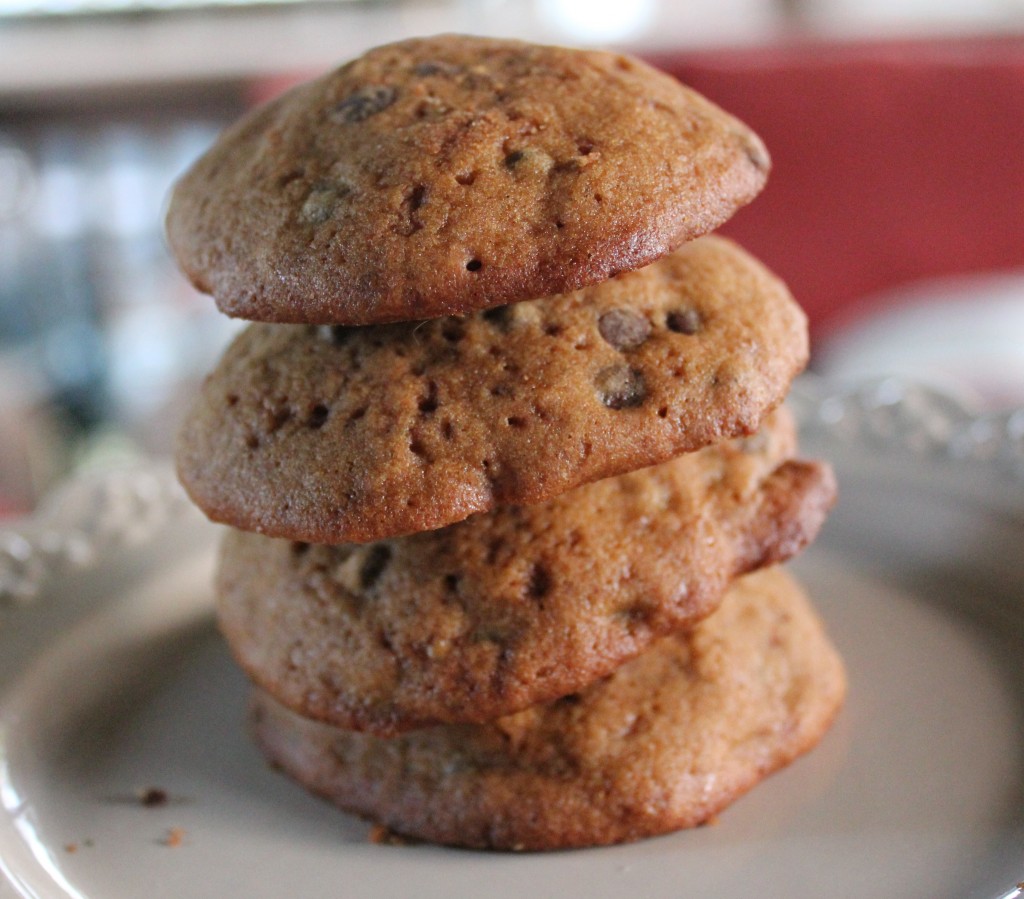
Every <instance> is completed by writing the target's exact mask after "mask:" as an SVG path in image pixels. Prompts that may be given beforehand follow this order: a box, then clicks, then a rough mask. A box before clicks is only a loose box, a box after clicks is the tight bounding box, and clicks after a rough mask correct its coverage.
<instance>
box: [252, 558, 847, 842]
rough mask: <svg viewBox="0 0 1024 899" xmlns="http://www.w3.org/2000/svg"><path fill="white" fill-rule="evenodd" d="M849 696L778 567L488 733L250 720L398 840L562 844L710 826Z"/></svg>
mask: <svg viewBox="0 0 1024 899" xmlns="http://www.w3.org/2000/svg"><path fill="white" fill-rule="evenodd" d="M844 692H845V678H844V674H843V668H842V662H841V661H840V659H839V657H838V655H837V654H836V652H835V650H834V649H833V647H832V646H831V644H830V643H829V641H828V638H827V637H826V635H825V633H824V631H823V629H822V627H821V624H820V622H819V621H818V619H817V618H816V616H815V614H814V612H813V610H812V609H811V607H810V605H809V604H808V602H807V600H806V598H805V597H804V596H803V595H802V593H801V591H800V589H799V588H798V587H797V585H796V584H795V583H794V582H793V581H792V580H790V579H789V578H788V577H787V576H786V575H785V574H784V573H782V572H781V571H778V570H775V569H770V570H766V571H762V572H758V573H757V574H753V575H750V576H748V577H745V578H743V579H742V580H740V581H738V582H737V583H736V585H735V586H734V587H733V588H732V589H731V590H730V592H729V594H728V595H727V596H726V598H725V600H724V602H723V603H722V606H721V608H720V609H719V610H718V611H717V612H716V613H715V614H714V615H711V616H710V617H708V618H706V619H704V620H703V621H702V622H701V623H700V624H698V625H697V626H696V627H695V628H694V629H693V630H692V631H690V632H689V633H685V634H676V635H672V636H669V637H665V638H664V639H662V640H661V641H659V642H658V643H656V644H655V645H654V646H653V647H651V649H649V650H648V651H647V652H645V653H644V654H643V655H641V656H639V657H638V658H636V659H634V660H633V661H632V662H630V663H628V664H627V665H624V666H623V667H621V668H620V669H618V670H617V671H616V672H615V673H614V674H612V675H611V676H610V677H608V678H606V679H605V680H603V681H600V682H598V683H597V684H594V685H593V686H591V687H590V688H588V689H587V690H584V691H583V692H582V693H576V694H572V695H570V696H566V697H564V698H563V699H560V700H558V701H556V702H554V703H551V704H550V705H546V706H537V707H534V708H531V709H527V710H525V711H523V712H520V713H519V714H516V715H510V716H507V717H504V718H499V719H498V720H496V721H493V722H491V723H488V724H483V725H446V726H441V727H435V728H429V729H427V730H421V731H414V732H413V733H410V734H406V735H403V736H401V737H398V738H395V739H380V738H377V737H372V736H368V735H366V734H358V733H351V732H347V731H343V730H338V729H335V728H331V727H328V726H326V725H323V724H319V723H316V722H312V721H308V720H306V719H303V718H300V717H298V716H296V715H294V714H293V713H291V712H289V711H287V710H286V709H285V708H284V707H283V706H280V705H278V704H277V703H276V702H274V700H273V699H271V698H270V697H269V696H267V695H266V694H263V693H260V692H258V691H257V692H256V693H255V695H254V697H253V708H252V719H253V723H254V729H255V734H256V738H257V740H258V742H259V744H260V746H261V747H262V749H263V751H264V752H265V753H266V755H267V756H268V758H269V759H270V760H271V761H272V762H273V763H274V764H275V765H277V766H279V767H280V768H282V769H283V770H284V771H285V772H286V773H288V774H289V775H290V776H291V777H293V778H294V779H296V780H297V781H299V783H301V784H303V785H304V786H306V787H307V788H308V789H310V790H312V791H313V792H315V793H319V794H321V795H323V796H325V797H327V798H328V799H330V800H332V801H333V802H335V803H337V804H338V805H339V806H341V807H342V808H343V809H346V810H349V811H352V812H355V813H357V814H360V815H364V816H366V817H369V818H371V819H373V820H375V821H379V822H381V823H383V824H384V825H385V826H387V827H388V828H390V829H391V830H393V831H395V832H397V833H399V834H405V835H408V836H413V837H418V838H422V839H427V840H431V841H434V842H438V843H449V844H453V845H459V846H470V847H475V848H494V849H528V850H536V849H561V848H567V847H574V846H592V845H601V844H606V843H619V842H624V841H628V840H636V839H639V838H641V837H646V836H651V835H654V834H659V833H664V832H666V831H670V830H676V829H678V828H681V827H691V826H693V825H696V824H701V823H702V822H704V821H707V820H708V819H709V818H711V817H712V816H713V815H716V814H717V813H718V812H719V811H721V810H722V809H723V808H724V807H725V806H727V805H728V804H729V803H731V802H732V801H733V800H734V799H736V798H737V797H738V796H739V795H740V794H742V793H744V792H745V791H746V790H748V789H750V788H751V787H752V786H754V785H755V784H756V783H757V782H758V781H759V780H761V779H762V778H764V777H765V776H766V775H768V774H770V773H771V772H773V771H775V770H776V769H778V768H780V767H782V766H783V765H786V764H787V763H789V762H790V761H792V760H793V759H794V758H795V757H796V756H798V755H800V754H801V753H803V752H805V751H807V750H808V749H810V748H811V747H812V746H814V745H815V744H816V743H817V742H818V740H819V739H820V738H821V737H822V735H823V734H824V732H825V731H826V730H827V728H828V726H829V724H830V723H831V722H832V720H833V718H834V716H835V714H836V712H837V711H838V709H839V707H840V705H841V703H842V700H843V695H844Z"/></svg>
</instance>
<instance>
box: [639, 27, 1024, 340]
mask: <svg viewBox="0 0 1024 899" xmlns="http://www.w3.org/2000/svg"><path fill="white" fill-rule="evenodd" d="M651 61H652V62H654V63H655V64H656V65H659V66H660V67H661V68H664V69H666V70H667V71H669V72H671V73H672V74H674V75H676V76H677V77H679V78H680V79H681V80H683V81H685V82H686V83H688V84H691V85H693V86H694V87H695V88H697V90H699V91H701V92H702V93H704V94H706V95H707V96H709V97H711V98H712V99H713V100H715V101H717V102H718V103H720V104H721V105H722V106H724V107H725V108H726V109H728V110H730V111H731V112H733V113H735V114H736V115H738V116H739V117H740V118H742V119H743V120H744V121H746V122H747V123H748V124H749V125H751V126H752V127H753V128H754V129H755V130H756V131H757V132H758V133H759V134H760V135H761V136H762V137H763V138H764V140H765V143H767V145H768V148H769V150H770V151H771V154H772V158H773V162H774V168H773V171H772V175H771V178H770V179H769V182H768V187H767V188H766V189H765V191H764V193H763V194H762V195H761V197H759V198H758V199H757V200H756V201H755V202H754V203H753V204H751V205H750V206H749V207H747V208H746V209H744V210H742V211H741V212H740V213H739V214H738V215H737V216H736V218H735V219H734V220H733V221H732V222H730V223H729V224H728V225H727V226H726V227H725V229H723V230H724V231H725V232H726V233H728V234H730V235H731V236H733V237H735V238H736V239H737V240H739V241H740V242H741V243H743V245H744V246H746V247H747V248H748V249H750V250H751V251H752V252H754V253H755V254H756V255H758V256H759V257H760V258H762V259H763V260H764V261H765V262H766V263H768V265H769V266H771V267H772V268H773V269H774V270H775V271H777V272H778V273H779V274H780V275H781V276H782V277H784V278H785V279H786V280H787V281H788V282H789V284H790V286H791V288H792V289H793V292H794V293H795V294H796V296H797V298H798V299H799V300H800V302H801V303H802V304H803V306H804V307H805V308H806V309H807V311H808V313H809V315H810V317H811V321H812V328H813V330H814V331H816V332H818V333H819V334H820V333H823V332H824V331H826V330H831V329H832V328H834V327H836V326H837V325H839V324H840V323H841V322H843V321H848V320H850V318H852V317H854V316H856V315H858V314H860V313H863V312H864V311H865V309H864V304H863V303H862V302H859V300H860V298H862V297H864V296H865V295H866V294H870V293H871V292H873V291H878V290H881V289H884V288H886V287H890V286H893V285H896V284H899V283H904V282H907V281H911V280H914V279H917V278H921V277H926V276H936V275H943V274H953V273H962V272H974V271H984V270H989V269H999V268H1008V267H1013V266H1022V265H1024V38H1020V37H1014V38H972V39H969V40H968V39H964V40H943V41H916V42H898V43H874V44H846V45H839V46H837V45H835V44H802V45H794V46H783V47H774V48H760V49H735V50H728V51H717V52H709V51H705V52H692V53H685V54H680V55H673V56H669V57H664V56H662V57H658V58H653V59H652V60H651Z"/></svg>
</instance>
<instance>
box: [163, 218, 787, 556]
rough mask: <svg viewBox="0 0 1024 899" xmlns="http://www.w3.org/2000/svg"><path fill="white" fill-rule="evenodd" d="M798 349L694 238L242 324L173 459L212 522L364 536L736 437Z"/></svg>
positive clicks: (761, 279) (766, 279) (767, 292)
mask: <svg viewBox="0 0 1024 899" xmlns="http://www.w3.org/2000/svg"><path fill="white" fill-rule="evenodd" d="M806 360H807V332H806V323H805V319H804V316H803V313H802V312H801V311H800V309H799V307H798V306H797V305H796V303H795V302H794V301H793V299H792V298H791V296H790V295H789V292H788V291H787V290H786V288H785V286H784V285H783V284H782V283H781V282H780V281H779V280H778V279H776V278H775V277H774V276H773V275H772V274H771V273H769V272H768V271H767V270H766V269H765V268H764V267H763V266H762V265H761V264H760V263H758V262H757V261H756V260H755V259H753V258H752V257H751V256H749V255H748V254H746V253H745V252H744V251H743V250H741V249H740V248H739V247H737V246H736V245H735V244H732V243H730V242H729V241H726V240H724V239H722V238H718V237H705V238H701V239H700V240H697V241H693V242H691V243H688V244H685V245H684V246H683V247H681V248H680V249H679V250H677V251H675V252H674V253H672V254H671V255H669V256H666V257H664V258H663V259H661V260H659V261H658V262H656V263H654V264H653V265H651V266H648V267H646V268H644V269H641V270H640V271H636V272H631V273H627V274H623V275H620V276H618V277H617V278H614V279H612V280H611V281H606V282H604V283H602V284H598V285H594V286H592V287H588V288H585V289H583V290H580V291H577V292H575V293H571V294H563V295H560V296H555V297H548V298H546V299H541V300H534V301H530V302H524V303H517V304H514V305H511V306H504V307H500V308H498V309H493V310H487V311H483V312H477V313H474V314H472V315H468V316H466V317H463V318H456V317H449V318H445V319H439V320H434V321H429V322H419V323H399V324H392V325H381V326H376V327H363V328H338V327H336V328H324V327H319V328H318V327H315V326H289V325H267V324H258V325H252V326H250V327H249V328H248V329H247V330H246V331H244V332H243V333H242V334H241V335H240V337H239V338H238V339H237V340H236V341H235V343H234V344H233V345H232V346H231V347H230V348H229V350H228V351H227V353H226V355H225V356H224V358H223V359H222V360H221V362H220V364H219V365H218V367H217V369H216V370H215V371H214V373H213V374H212V375H211V376H210V378H209V379H208V380H207V381H206V383H205V385H204V387H203V389H202V392H201V395H200V396H199V398H198V402H197V403H196V405H195V407H194V409H193V411H192V413H191V415H190V416H189V417H188V419H187V420H186V422H185V425H184V428H183V430H182V434H181V439H180V442H179V446H178V470H179V474H180V476H181V480H182V482H183V483H184V485H185V487H186V489H187V490H188V492H189V493H190V495H191V496H192V498H193V500H194V501H195V502H196V504H197V505H199V507H200V508H201V509H203V510H204V511H205V512H206V513H207V515H209V516H210V517H211V518H213V519H214V520H216V521H221V522H225V523H227V524H231V525H233V526H235V527H238V528H242V529H244V530H250V531H257V532H261V533H265V534H267V535H271V536H278V537H287V538H290V539H295V540H304V541H309V542H313V543H346V542H367V541H372V540H377V539H383V538H386V537H391V536H395V535H400V534H408V533H413V532H416V531H422V530H428V529H433V528H438V527H442V526H444V525H447V524H450V523H453V522H456V521H459V520H461V519H464V518H466V517H467V516H468V515H471V514H472V513H474V512H481V511H485V510H488V509H492V508H494V507H495V506H498V505H502V504H523V503H536V502H541V501H543V500H547V499H549V498H551V497H553V496H556V495H558V494H559V493H562V492H564V491H566V490H569V489H571V488H573V487H576V486H578V485H580V484H584V483H587V482H590V481H594V480H597V479H600V478H604V477H609V476H612V475H617V474H620V473H622V472H625V471H630V470H633V469H636V468H640V467H642V466H646V465H653V464H655V463H659V462H662V461H665V460H666V459H669V458H671V457H673V456H675V455H677V454H679V453H683V452H688V451H691V450H696V449H698V448H700V447H702V446H705V445H708V444H711V443H714V442H716V441H719V440H722V439H725V438H729V437H732V436H735V435H737V434H749V433H752V432H753V431H754V430H755V429H756V428H757V427H758V425H759V423H760V421H761V418H762V416H763V415H764V414H765V413H766V412H767V411H768V410H770V409H771V408H773V407H774V406H775V405H776V404H778V403H779V402H781V400H782V398H783V397H784V396H785V394H786V391H787V390H788V388H789V385H790V381H791V379H792V378H793V376H794V375H795V374H796V373H797V372H799V371H800V370H801V369H802V368H803V366H804V364H805V363H806Z"/></svg>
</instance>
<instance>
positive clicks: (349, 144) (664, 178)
mask: <svg viewBox="0 0 1024 899" xmlns="http://www.w3.org/2000/svg"><path fill="white" fill-rule="evenodd" d="M768 169H769V158H768V154H767V152H766V150H765V148H764V145H763V144H762V143H761V141H760V140H759V139H758V138H757V136H756V135H755V134H754V133H753V132H752V131H750V130H749V129H748V128H747V127H746V126H744V125H743V124H742V123H740V122H739V121H738V120H736V119H735V118H733V117H732V116H730V115H728V114H726V113H725V112H723V111H722V110H721V109H719V108H718V107H716V106H714V105H713V104H712V103H710V102H709V101H707V100H706V99H704V98H703V97H701V96H700V95H698V94H696V93H695V92H693V91H692V90H690V89H688V88H686V87H684V86H683V85H681V84H679V83H678V82H677V81H675V80H674V79H672V78H670V77H669V76H667V75H665V74H663V73H661V72H658V71H656V70H655V69H652V68H650V67H649V66H647V65H645V64H644V63H642V62H640V61H638V60H636V59H632V58H627V57H624V56H619V55H615V54H611V53H603V52H594V51H580V50H569V49H564V48H559V47H543V46H535V45H530V44H525V43H520V42H517V41H509V40H495V39H490V38H473V37H464V36H452V35H448V36H441V37H433V38H425V39H415V40H409V41H404V42H401V43H397V44H391V45H389V46H385V47H380V48H377V49H375V50H371V51H370V52H368V53H367V54H366V55H365V56H363V57H361V58H360V59H357V60H355V61H354V62H350V63H348V64H347V65H344V66H342V67H341V68H339V69H337V70H336V71H334V72H332V73H330V74H328V75H326V76H324V77H322V78H320V79H318V80H316V81H313V82H311V83H308V84H304V85H302V86H299V87H297V88H295V89H293V90H292V91H291V92H289V93H287V94H286V95H284V96H282V97H281V98H279V99H277V100H275V101H273V102H271V103H270V104H268V105H266V106H264V107H262V108H260V109H257V110H255V111H254V112H252V113H251V114H249V115H248V116H246V117H244V118H243V119H241V120H240V121H239V122H238V123H237V124H236V125H235V126H233V127H232V128H229V129H228V130H227V131H226V132H225V133H224V135H223V136H222V137H221V138H220V140H218V141H217V143H216V144H215V145H214V147H213V148H212V149H211V150H210V151H209V152H208V153H207V154H206V155H205V156H204V157H202V159H200V160H199V162H198V163H196V165H195V166H193V168H192V169H191V170H190V171H189V172H188V173H187V174H186V175H185V176H184V177H183V178H182V179H181V180H180V181H179V183H178V185H177V187H176V188H175V190H174V193H173V196H172V199H171V203H170V208H169V212H168V216H167V235H168V239H169V242H170V244H171V247H172V249H173V250H174V253H175V255H176V256H177V259H178V262H179V264H180V265H181V267H182V269H183V270H184V271H185V272H186V274H187V275H188V276H189V278H190V279H191V280H192V282H193V283H194V284H195V285H196V286H197V287H198V288H199V289H200V290H203V291H205V292H208V293H212V294H213V295H214V297H215V299H216V301H217V304H218V306H219V308H220V309H221V310H222V311H224V312H226V313H227V314H228V315H232V316H237V317H241V318H246V319H251V320H257V321H273V322H293V323H326V324H376V323H382V322H389V321H406V320H410V319H423V318H435V317H439V316H444V315H452V314H458V313H465V312H469V311H472V310H475V309H482V308H486V307H489V306H495V305H499V304H504V303H509V302H514V301H520V300H528V299H534V298H536V297H542V296H547V295H549V294H554V293H564V292H567V291H571V290H575V289H577V288H579V287H582V286H584V285H586V284H593V283H596V282H599V281H602V280H605V279H607V278H610V277H612V276H613V275H615V274H617V273H619V272H622V271H627V270H631V269H636V268H640V267H642V266H644V265H647V264H649V263H651V262H653V261H654V260H655V259H657V258H658V257H659V256H661V255H663V254H664V253H666V252H668V251H670V250H672V249H674V248H675V247H677V246H679V245H680V244H681V243H683V242H684V241H686V240H689V239H691V238H693V237H696V236H698V235H700V234H703V233H705V232H708V231H710V230H712V229H713V228H715V227H717V226H718V225H719V224H721V223H722V222H723V221H725V220H726V219H727V218H729V216H730V215H731V214H732V213H733V212H734V211H735V210H736V209H737V208H738V207H740V206H742V205H743V204H745V203H747V202H749V201H750V200H751V199H753V198H754V196H756V194H757V193H758V192H759V191H760V190H761V188H762V186H763V185H764V182H765V179H766V177H767V173H768Z"/></svg>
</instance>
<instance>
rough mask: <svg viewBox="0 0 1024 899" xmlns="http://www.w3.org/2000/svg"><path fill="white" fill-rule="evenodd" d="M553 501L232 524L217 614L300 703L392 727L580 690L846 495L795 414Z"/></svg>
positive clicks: (483, 716) (810, 529) (277, 687)
mask: <svg viewBox="0 0 1024 899" xmlns="http://www.w3.org/2000/svg"><path fill="white" fill-rule="evenodd" d="M784 418H786V417H784V416H782V415H781V413H780V414H779V419H778V420H775V421H772V423H771V425H770V426H769V427H768V428H766V429H765V430H764V431H763V432H762V433H761V434H760V435H759V436H758V437H757V438H754V439H752V440H750V441H737V442H736V443H734V444H727V445H724V446H716V447H710V448H708V449H705V450H702V451H701V452H699V453H693V454H690V455H688V456H683V457H681V458H679V459H676V460H674V461H672V462H668V463H665V464H663V465H660V466H656V467H653V468H649V469H645V470H643V471H638V472H634V473H632V474H627V475H621V476H619V477H618V478H610V479H607V480H604V481H599V482H597V483H595V484H589V485H587V486H586V487H581V488H579V489H578V490H575V491H573V492H572V493H569V494H564V495H562V496H560V497H558V498H557V499H554V500H552V501H550V502H548V503H545V504H543V505H537V506H530V507H517V506H505V507H501V508H499V509H496V510H494V511H493V512H490V513H487V514H485V515H477V516H474V517H473V518H470V519H469V520H467V521H464V522H460V523H459V524H457V525H453V526H451V527H449V528H445V529H442V530H439V531H431V532H427V533H423V534H416V535H413V536H411V537H403V538H398V539H395V540H388V541H381V542H379V543H373V544H370V545H367V546H352V545H349V546H334V547H328V546H310V545H308V544H293V543H290V542H288V541H283V540H272V539H270V538H267V537H261V536H259V535H255V534H246V533H244V532H241V531H235V532H230V533H228V534H227V535H226V537H225V541H224V545H223V551H222V555H221V563H220V570H219V574H218V594H219V601H218V608H219V616H220V623H221V628H222V630H223V632H224V634H225V636H226V637H227V640H228V643H229V644H230V646H231V648H232V650H233V652H234V654H235V656H236V658H237V659H238V661H239V663H240V664H241V666H242V667H243V668H244V669H245V670H246V671H247V672H248V674H249V675H250V677H251V678H252V679H253V680H255V681H256V682H257V683H258V684H260V685H261V686H263V687H264V688H265V689H266V690H268V691H269V692H270V693H271V694H273V695H274V696H275V697H277V699H278V700H280V701H281V702H283V703H284V704H285V705H287V706H290V707H291V708H293V709H295V710H296V711H297V712H299V713H300V714H303V715H306V716H307V717H311V718H319V719H322V720H325V721H329V722H331V723H332V724H335V725H338V726H342V727H351V728H355V729H359V730H369V731H373V732H375V733H378V734H385V735H387V734H393V733H397V732H400V731H402V730H408V729H410V728H414V727H421V726H424V725H428V724H434V723H437V722H453V721H473V722H479V721H485V720H488V719H490V718H494V717H496V716H498V715H503V714H507V713H509V712H513V711H518V710H519V709H522V708H525V707H526V706H529V705H533V704H535V703H538V702H545V701H548V700H551V699H554V698H556V697H558V696H561V695H564V694H566V693H570V692H572V691H574V690H578V689H580V688H581V687H583V686H585V685H587V684H589V683H591V682H592V681H593V680H595V679H596V678H599V677H602V676H604V675H605V674H608V673H609V672H610V671H612V670H613V669H614V668H615V667H617V666H618V665H620V664H622V662H624V661H625V660H626V659H629V658H631V657H633V656H635V655H637V654H638V653H640V652H642V651H643V650H644V649H645V648H646V647H647V646H648V645H649V644H650V643H651V641H653V640H654V639H655V638H657V637H658V636H660V635H662V634H665V633H667V632H669V631H671V630H674V629H677V628H679V627H683V626H686V625H688V624H690V623H692V622H693V621H695V620H696V619H698V618H700V617H702V616H704V615H706V614H708V613H709V612H710V611H712V609H714V607H715V605H716V604H717V603H718V601H719V598H720V597H721V594H722V593H723V592H724V591H725V589H726V587H727V585H728V584H729V582H730V581H731V580H732V578H734V577H735V576H736V575H737V574H740V573H742V572H745V571H749V570H752V569H754V568H757V567H759V566H762V565H766V564H770V563H772V562H777V561H780V560H784V559H786V558H789V557H790V556H792V555H793V554H794V553H796V552H797V551H798V550H800V549H801V548H802V547H803V546H804V545H805V544H806V543H807V542H809V541H810V540H811V539H812V538H813V537H814V535H815V534H816V533H817V531H818V529H819V527H820V525H821V523H822V521H823V519H824V517H825V515H826V512H827V509H828V507H829V506H830V505H831V503H832V500H833V496H834V483H833V481H832V478H831V472H830V471H829V470H828V469H827V468H824V467H823V466H821V465H818V464H815V463H807V462H794V461H789V462H785V461H783V460H785V459H787V458H788V457H789V456H790V454H791V453H792V450H793V442H794V437H793V434H792V427H791V423H790V422H789V421H788V420H783V419H784Z"/></svg>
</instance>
